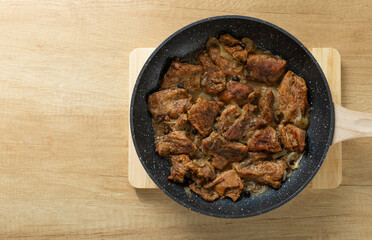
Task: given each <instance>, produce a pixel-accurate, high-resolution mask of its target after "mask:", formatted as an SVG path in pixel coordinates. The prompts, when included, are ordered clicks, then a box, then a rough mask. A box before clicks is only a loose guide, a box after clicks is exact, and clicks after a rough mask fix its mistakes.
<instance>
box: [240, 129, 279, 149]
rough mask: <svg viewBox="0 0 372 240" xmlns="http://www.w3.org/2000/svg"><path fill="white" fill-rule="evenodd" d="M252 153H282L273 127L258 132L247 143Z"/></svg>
mask: <svg viewBox="0 0 372 240" xmlns="http://www.w3.org/2000/svg"><path fill="white" fill-rule="evenodd" d="M247 146H248V149H249V150H250V151H262V150H266V151H269V152H280V151H282V148H281V147H280V143H279V139H278V135H277V134H276V131H275V129H274V128H272V127H266V128H265V129H260V130H258V131H256V132H255V133H254V134H253V136H252V137H251V138H250V139H249V141H248V143H247Z"/></svg>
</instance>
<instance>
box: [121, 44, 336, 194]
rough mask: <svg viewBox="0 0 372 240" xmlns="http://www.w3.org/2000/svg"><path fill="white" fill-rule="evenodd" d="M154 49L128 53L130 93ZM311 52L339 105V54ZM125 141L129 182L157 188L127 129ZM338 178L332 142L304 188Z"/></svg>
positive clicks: (333, 183)
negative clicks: (320, 164)
mask: <svg viewBox="0 0 372 240" xmlns="http://www.w3.org/2000/svg"><path fill="white" fill-rule="evenodd" d="M153 50H154V48H136V49H134V50H133V51H132V52H131V53H130V55H129V59H130V60H129V85H130V88H129V94H130V95H131V93H132V90H133V85H134V83H135V81H136V80H137V76H138V74H139V72H140V71H141V69H142V66H143V64H145V62H146V60H147V58H148V57H149V56H150V55H151V53H152V52H153ZM310 51H311V53H312V54H313V55H314V57H315V58H316V59H317V60H318V62H319V64H320V66H321V67H322V69H323V72H324V74H325V76H326V77H327V80H328V82H329V85H330V88H331V89H332V91H331V93H332V98H333V101H334V102H335V103H338V104H341V57H340V54H339V53H338V51H337V50H336V49H333V48H310ZM128 137H129V140H128V142H129V143H128V144H129V146H128V148H129V151H128V167H129V168H128V178H129V182H130V184H131V185H132V186H133V187H135V188H143V189H151V188H157V186H156V184H155V183H154V182H153V181H152V180H151V178H150V177H149V176H148V175H147V173H146V171H145V170H144V168H143V166H142V164H141V162H140V161H139V159H138V157H137V154H136V152H135V149H134V146H133V142H132V136H131V134H130V132H129V135H128ZM341 180H342V145H341V143H339V144H334V145H333V146H331V148H330V149H329V152H328V154H327V158H326V159H325V160H324V163H323V166H322V167H321V169H320V170H319V172H318V174H317V175H316V176H315V177H314V179H313V180H312V182H311V183H310V184H309V185H308V188H314V189H327V188H336V187H338V186H339V185H340V183H341Z"/></svg>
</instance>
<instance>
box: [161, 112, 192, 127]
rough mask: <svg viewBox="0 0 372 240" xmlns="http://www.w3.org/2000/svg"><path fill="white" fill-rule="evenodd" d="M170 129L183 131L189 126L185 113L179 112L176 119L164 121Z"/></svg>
mask: <svg viewBox="0 0 372 240" xmlns="http://www.w3.org/2000/svg"><path fill="white" fill-rule="evenodd" d="M166 123H167V124H168V126H169V127H170V129H172V131H184V130H186V129H187V128H188V127H189V124H188V120H187V114H185V113H184V114H181V116H180V117H179V118H177V119H176V120H170V121H168V122H166Z"/></svg>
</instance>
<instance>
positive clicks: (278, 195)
mask: <svg viewBox="0 0 372 240" xmlns="http://www.w3.org/2000/svg"><path fill="white" fill-rule="evenodd" d="M222 33H230V34H231V35H233V36H234V37H237V38H242V37H245V36H246V37H249V38H250V39H252V40H253V41H254V42H255V43H256V44H257V46H258V47H259V48H262V49H266V50H269V51H271V52H272V53H273V54H275V55H279V56H281V57H282V58H283V59H285V60H287V64H288V69H290V70H292V71H293V72H295V73H296V74H297V75H299V76H301V77H303V78H304V79H305V81H306V84H307V87H308V100H309V106H310V107H311V108H312V109H313V110H312V111H311V116H310V125H309V128H308V130H307V139H306V143H307V148H306V153H305V155H304V157H303V159H302V161H301V164H300V167H299V169H298V170H296V171H294V172H293V175H292V177H291V178H290V179H288V180H287V181H286V182H284V183H283V185H282V187H281V188H280V189H278V190H274V189H270V190H268V191H267V192H265V193H264V194H262V195H260V196H258V197H249V198H246V197H241V198H240V199H239V200H238V201H237V202H233V201H231V200H230V199H227V198H226V199H219V200H217V201H214V202H206V201H204V200H203V199H202V198H201V197H199V196H197V195H196V194H193V195H192V197H191V198H188V197H187V196H186V193H185V190H184V186H183V185H181V184H178V183H174V182H172V181H169V180H168V178H167V177H168V175H169V171H170V167H171V165H170V163H169V162H168V161H166V160H165V159H164V158H162V157H160V156H159V155H158V154H157V153H155V144H154V132H153V129H152V125H151V115H150V113H149V112H148V110H147V102H146V100H147V97H148V96H149V94H151V93H152V92H154V91H156V90H157V89H158V88H159V80H160V79H161V77H162V75H163V74H164V72H165V71H166V70H167V68H168V67H169V65H170V62H171V59H173V58H174V57H181V58H182V57H184V56H185V55H187V54H189V53H190V52H194V51H197V50H199V49H202V48H204V46H205V43H206V41H207V39H208V38H209V37H212V36H216V37H217V36H219V35H220V34H222ZM130 125H131V131H132V136H133V143H134V146H135V148H136V151H137V154H138V157H139V159H140V161H141V162H142V165H143V166H144V168H145V170H146V171H147V173H148V174H149V176H150V177H151V179H152V180H153V181H154V182H155V183H156V185H157V186H158V187H159V188H160V189H161V190H163V191H164V192H165V193H166V194H167V195H168V196H169V197H171V198H172V199H173V200H175V201H177V202H178V203H180V204H181V205H183V206H185V207H187V208H189V209H191V210H194V211H197V212H199V213H203V214H206V215H210V216H216V217H225V218H239V217H249V216H255V215H258V214H262V213H265V212H268V211H270V210H273V209H275V208H277V207H279V206H281V205H283V204H284V203H286V202H288V201H289V200H291V199H292V198H293V197H295V196H296V195H297V194H299V193H300V192H301V191H302V190H303V189H304V188H305V187H306V185H307V184H308V183H309V182H310V181H311V179H312V178H313V177H314V176H315V174H316V173H317V171H318V170H319V168H320V166H321V165H322V163H323V160H324V158H325V156H326V154H327V151H328V148H329V146H330V145H331V143H332V138H333V132H334V126H335V114H334V106H333V103H332V97H331V93H330V91H329V87H328V83H327V80H326V78H325V77H324V74H323V72H322V70H321V68H320V66H319V65H318V63H317V61H316V60H315V59H314V57H313V56H312V55H311V53H310V52H309V51H308V50H307V49H306V47H304V45H303V44H302V43H301V42H299V41H298V40H297V39H296V38H294V37H293V36H292V35H291V34H289V33H288V32H286V31H285V30H283V29H281V28H279V27H277V26H275V25H273V24H271V23H268V22H266V21H263V20H259V19H255V18H250V17H243V16H219V17H213V18H207V19H204V20H201V21H198V22H195V23H192V24H190V25H188V26H186V27H184V28H182V29H180V30H179V31H177V32H176V33H174V34H173V35H171V36H170V37H169V38H167V39H166V40H165V41H164V42H163V43H162V44H160V46H159V47H158V48H157V49H156V50H155V51H154V53H153V54H152V55H151V56H150V57H149V59H148V60H147V62H146V63H145V65H144V67H143V68H142V71H141V72H140V74H139V76H138V79H137V82H136V84H135V87H134V91H133V96H132V102H131V109H130Z"/></svg>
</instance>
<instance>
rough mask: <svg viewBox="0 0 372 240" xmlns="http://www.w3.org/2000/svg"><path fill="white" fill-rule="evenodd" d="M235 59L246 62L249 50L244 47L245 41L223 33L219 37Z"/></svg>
mask: <svg viewBox="0 0 372 240" xmlns="http://www.w3.org/2000/svg"><path fill="white" fill-rule="evenodd" d="M219 41H220V43H222V44H223V45H224V47H225V50H226V52H228V53H229V54H230V55H231V56H232V58H233V59H234V60H237V61H240V62H245V61H246V60H247V56H248V51H247V50H246V49H245V48H243V47H242V45H243V43H242V42H241V41H239V40H238V39H236V38H234V37H233V36H231V35H230V34H222V35H221V36H220V39H219Z"/></svg>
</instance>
